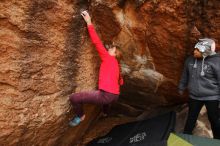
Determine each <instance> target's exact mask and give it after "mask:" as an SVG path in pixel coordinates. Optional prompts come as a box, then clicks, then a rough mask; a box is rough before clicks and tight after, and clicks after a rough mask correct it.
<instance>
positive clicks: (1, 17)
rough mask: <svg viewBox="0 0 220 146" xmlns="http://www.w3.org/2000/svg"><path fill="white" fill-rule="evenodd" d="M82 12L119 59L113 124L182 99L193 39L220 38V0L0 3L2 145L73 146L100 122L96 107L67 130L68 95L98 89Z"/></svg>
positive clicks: (96, 62)
mask: <svg viewBox="0 0 220 146" xmlns="http://www.w3.org/2000/svg"><path fill="white" fill-rule="evenodd" d="M83 9H88V10H89V12H90V14H91V16H92V18H93V22H94V25H95V27H96V30H97V31H98V33H99V35H100V37H101V39H102V40H103V41H109V40H113V41H114V42H115V43H117V44H118V45H120V46H121V49H122V52H123V55H124V58H123V60H122V62H121V67H122V72H123V75H124V80H125V85H124V86H123V87H122V96H121V98H120V102H119V103H118V104H117V105H116V106H115V107H114V109H115V110H116V112H118V113H121V114H124V115H126V116H125V117H121V119H120V120H118V121H117V120H116V121H115V122H114V123H119V122H120V123H123V122H127V121H131V120H134V119H135V118H136V117H138V116H140V115H141V114H142V113H144V111H147V110H148V111H149V110H150V109H151V108H150V107H158V106H166V105H173V104H178V103H182V102H184V101H186V98H180V97H178V95H177V93H176V87H177V84H178V80H179V78H180V74H181V71H182V67H183V61H184V59H185V58H186V56H187V55H188V54H190V53H191V51H192V49H193V45H194V44H195V42H196V40H197V39H198V38H199V37H205V36H208V37H212V38H215V39H216V42H217V43H218V41H219V40H220V1H219V0H212V1H206V0H163V1H162V0H135V1H133V0H77V1H76V0H20V1H16V0H11V1H7V0H1V1H0V111H1V112H0V119H1V120H0V131H1V133H0V145H7V146H9V145H70V144H74V143H79V141H80V137H82V136H83V135H84V133H86V132H88V131H89V129H91V128H92V127H91V125H93V126H94V124H95V123H96V122H98V121H99V120H97V117H98V115H99V108H98V107H95V106H91V105H88V106H86V113H87V119H86V120H85V122H84V123H83V124H82V125H81V126H79V127H77V128H73V129H70V128H69V127H68V126H67V123H68V120H69V119H70V117H71V116H72V115H73V112H72V110H71V108H72V107H71V106H70V103H69V101H68V96H69V95H70V94H71V93H74V92H80V91H86V90H93V89H96V88H97V76H98V68H99V58H98V55H97V53H96V51H95V50H94V47H93V46H92V44H91V42H90V40H89V37H88V33H87V29H86V25H85V23H84V21H83V19H82V17H81V16H80V11H81V10H83ZM72 16H73V17H72ZM219 44H220V43H218V45H217V48H219ZM70 111H71V112H70ZM123 119H124V120H123ZM94 127H95V126H94ZM103 128H105V127H103Z"/></svg>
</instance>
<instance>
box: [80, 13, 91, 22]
mask: <svg viewBox="0 0 220 146" xmlns="http://www.w3.org/2000/svg"><path fill="white" fill-rule="evenodd" d="M81 15H82V17H83V18H84V20H85V21H86V23H87V25H90V24H92V22H91V17H90V16H89V13H88V12H87V11H83V12H82V13H81Z"/></svg>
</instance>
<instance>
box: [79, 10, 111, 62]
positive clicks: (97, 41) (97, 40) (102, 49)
mask: <svg viewBox="0 0 220 146" xmlns="http://www.w3.org/2000/svg"><path fill="white" fill-rule="evenodd" d="M81 15H82V17H83V18H84V20H85V21H86V23H87V27H88V31H89V35H90V38H91V40H92V43H93V44H94V45H95V47H96V50H97V51H98V53H99V55H100V58H101V60H102V61H103V60H104V59H105V58H106V57H108V56H109V54H108V52H107V50H106V49H105V47H104V46H103V44H102V42H101V40H100V38H99V36H98V34H97V33H96V31H95V28H94V26H93V24H92V22H91V17H90V16H89V13H88V12H87V11H83V12H82V13H81Z"/></svg>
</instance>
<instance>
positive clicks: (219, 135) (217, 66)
mask: <svg viewBox="0 0 220 146" xmlns="http://www.w3.org/2000/svg"><path fill="white" fill-rule="evenodd" d="M193 53H194V54H193V56H190V57H189V58H187V60H186V61H185V65H184V70H183V73H182V78H181V80H180V83H179V93H180V94H181V95H182V94H183V92H184V90H185V89H186V88H188V90H189V102H188V106H189V113H188V117H187V121H186V125H185V128H184V133H185V134H192V131H193V129H194V127H195V123H196V121H197V118H198V115H199V113H200V110H201V108H202V107H203V105H205V106H206V109H207V114H208V119H209V122H210V123H211V129H212V133H213V136H214V138H215V139H220V123H219V120H218V119H219V115H218V114H217V113H218V105H219V99H220V54H218V53H216V52H215V41H214V40H213V39H209V38H204V39H199V42H198V43H197V44H196V45H195V49H194V52H193Z"/></svg>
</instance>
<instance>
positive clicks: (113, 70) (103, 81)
mask: <svg viewBox="0 0 220 146" xmlns="http://www.w3.org/2000/svg"><path fill="white" fill-rule="evenodd" d="M81 15H82V17H83V18H84V20H85V22H86V23H87V28H88V31H89V35H90V38H91V40H92V43H93V44H94V45H95V48H96V50H97V52H98V53H99V56H100V58H101V65H100V70H99V90H96V91H88V92H80V93H74V94H72V95H71V96H70V101H71V103H72V105H73V107H74V110H75V114H76V115H75V117H74V118H73V119H72V120H71V121H70V122H69V125H70V126H76V125H78V124H79V123H80V122H81V121H83V120H84V119H85V114H84V112H83V107H82V106H83V104H84V103H93V104H99V105H102V106H103V113H104V114H107V113H108V109H109V104H111V103H113V102H115V101H117V99H118V96H119V93H120V91H119V89H120V85H122V84H123V79H122V78H121V76H120V66H119V61H120V60H119V59H120V58H121V53H120V51H119V49H118V47H117V46H115V45H114V44H105V46H103V44H102V42H101V40H100V39H99V37H98V35H97V33H96V31H95V28H94V26H93V24H92V22H91V17H90V16H89V14H88V12H87V11H83V12H82V13H81Z"/></svg>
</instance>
